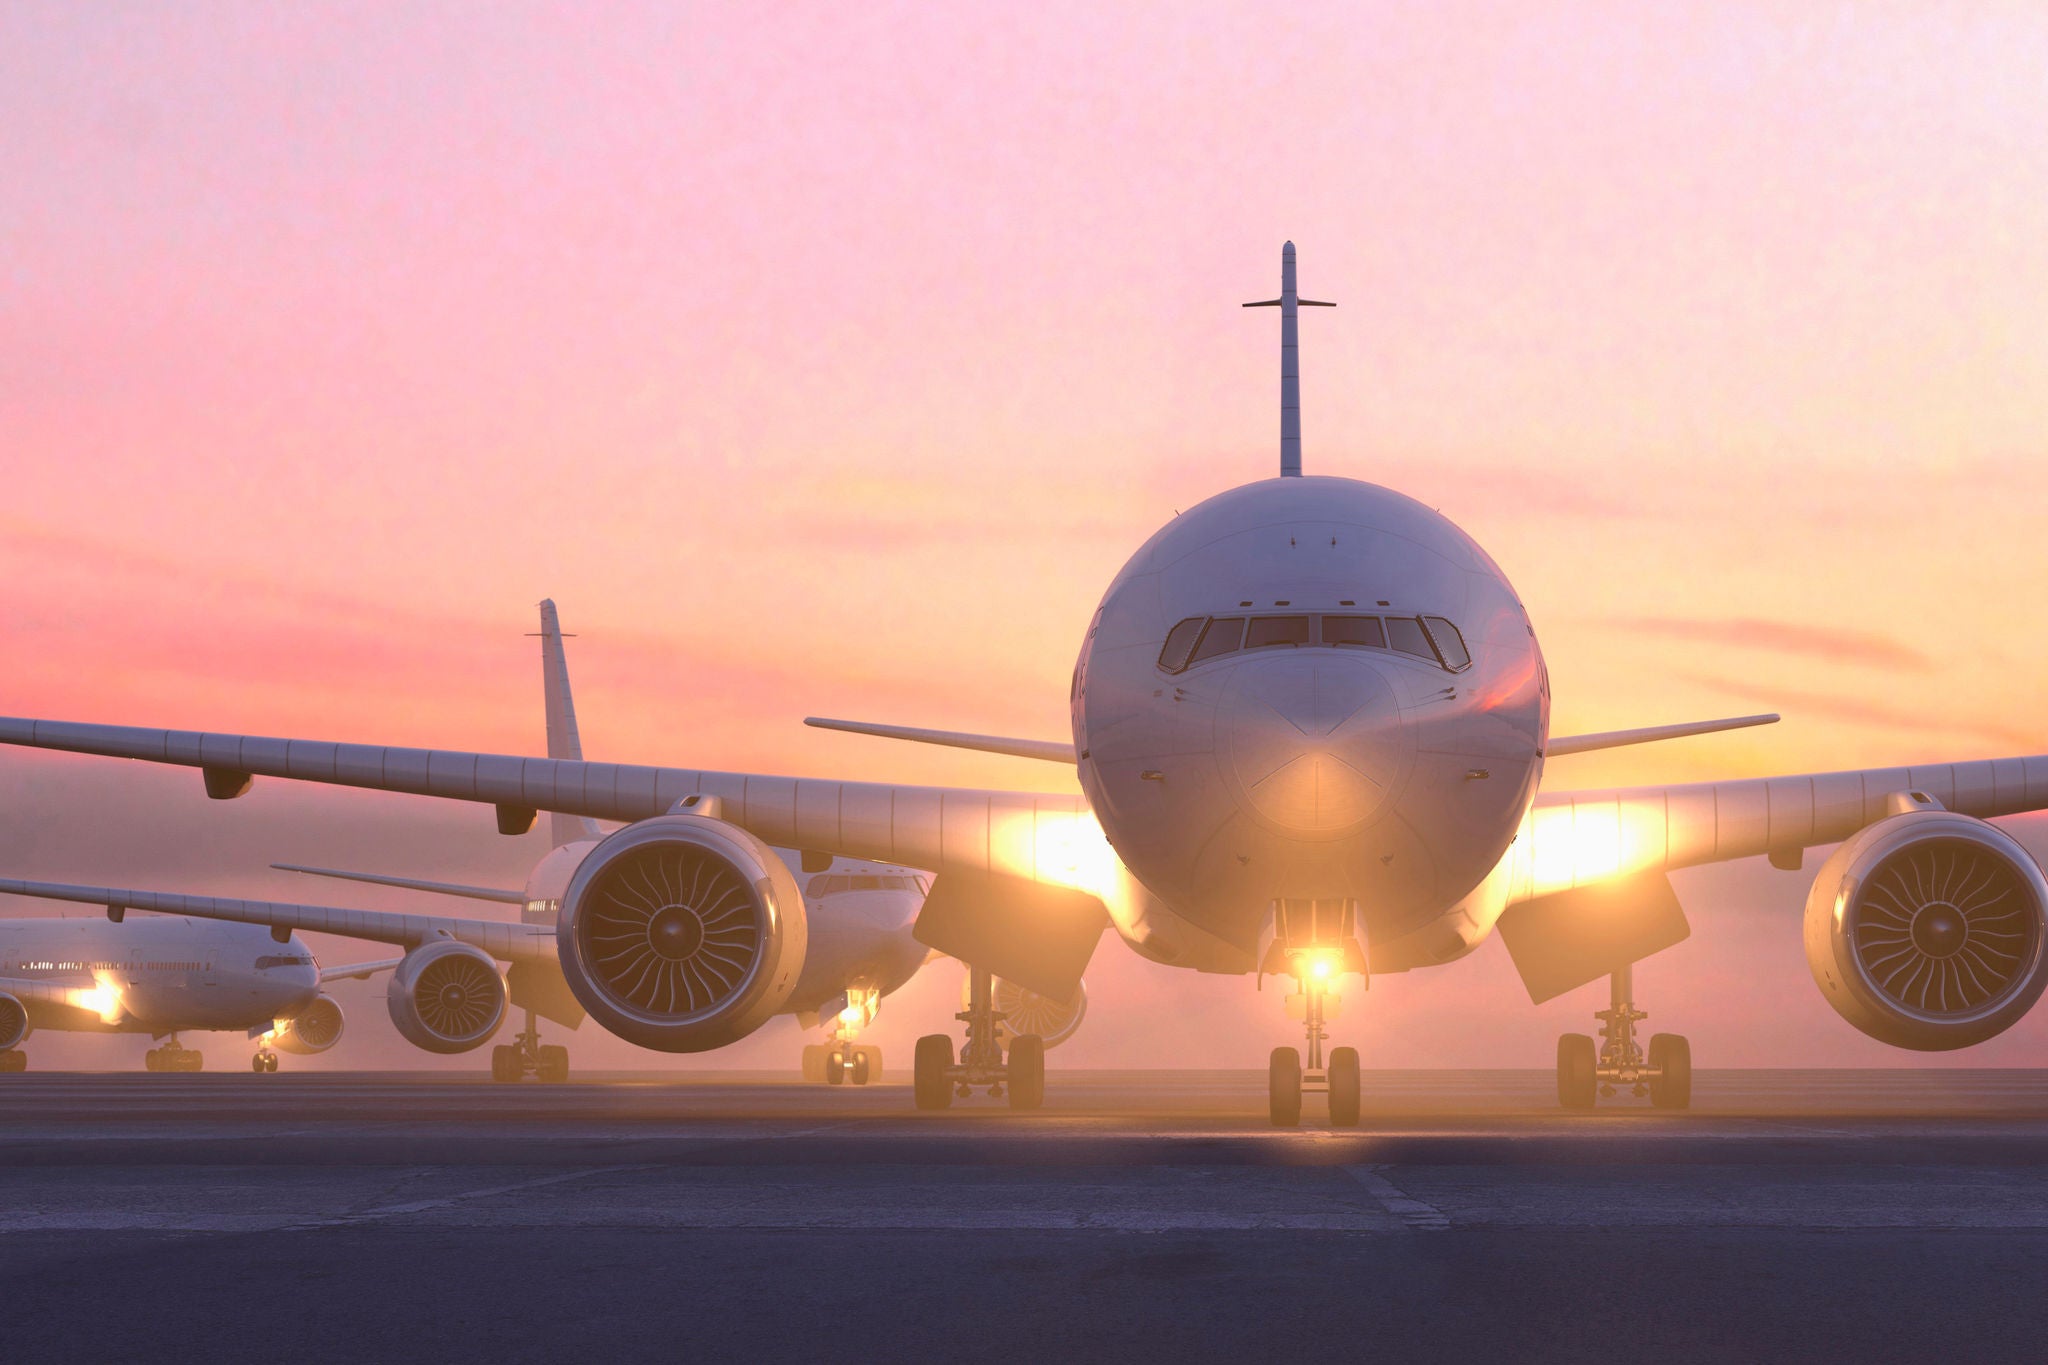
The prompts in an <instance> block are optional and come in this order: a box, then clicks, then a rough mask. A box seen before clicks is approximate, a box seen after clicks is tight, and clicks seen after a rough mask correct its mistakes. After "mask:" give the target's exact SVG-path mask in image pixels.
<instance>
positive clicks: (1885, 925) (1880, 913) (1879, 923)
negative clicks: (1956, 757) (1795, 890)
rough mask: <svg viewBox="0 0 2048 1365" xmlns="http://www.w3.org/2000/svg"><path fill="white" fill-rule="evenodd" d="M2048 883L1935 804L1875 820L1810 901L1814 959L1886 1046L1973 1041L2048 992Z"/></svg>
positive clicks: (1849, 1015)
mask: <svg viewBox="0 0 2048 1365" xmlns="http://www.w3.org/2000/svg"><path fill="white" fill-rule="evenodd" d="M2044 930H2048V881H2044V880H2043V879H2042V876H2041V869H2040V867H2039V866H2038V865H2037V864H2036V863H2035V862H2034V860H2033V858H2032V857H2030V856H2029V855H2028V854H2027V851H2026V850H2025V849H2023V848H2021V847H2020V846H2019V844H2018V843H2017V842H2015V841H2014V840H2013V838H2012V837H2011V836H2010V835H2008V834H2006V833H2005V832H2004V831H2003V830H2001V829H1999V828H1997V827H1996V826H1994V825H1989V824H1986V823H1985V822H1984V821H1982V820H1978V819H1975V818H1973V817H1971V816H1967V815H1958V814H1956V813H1954V812H1952V811H1945V810H1940V809H1921V810H1909V811H1905V812H1903V813H1901V814H1897V815H1893V816H1889V817H1887V818H1886V819H1883V820H1880V821H1878V822H1877V823H1876V824H1873V825H1870V826H1867V827H1866V828H1864V829H1863V830H1862V831H1860V832H1859V833H1857V834H1856V835H1855V836H1854V837H1853V838H1851V839H1850V840H1849V841H1848V842H1847V843H1845V844H1843V845H1842V846H1841V847H1840V848H1838V849H1836V850H1835V852H1834V854H1833V856H1831V857H1830V858H1829V859H1828V860H1827V862H1826V864H1824V865H1823V866H1822V867H1821V870H1820V875H1819V876H1818V877H1817V878H1815V880H1814V884H1813V890H1812V891H1811V892H1810V893H1808V895H1807V898H1806V963H1807V966H1809V967H1811V968H1812V969H1813V979H1814V981H1815V982H1816V983H1818V984H1819V986H1820V990H1821V994H1822V995H1824V996H1826V997H1827V1002H1828V1004H1830V1005H1832V1006H1834V1008H1835V1012H1836V1013H1838V1014H1840V1015H1841V1016H1842V1017H1843V1018H1844V1019H1847V1020H1848V1021H1849V1022H1850V1023H1851V1024H1854V1025H1855V1026H1856V1027H1857V1028H1859V1029H1861V1030H1862V1031H1863V1032H1865V1033H1867V1034H1869V1035H1870V1036H1871V1037H1873V1038H1875V1039H1877V1040H1878V1041H1879V1042H1882V1043H1889V1044H1891V1045H1892V1046H1893V1047H1904V1048H1912V1049H1914V1050H1916V1051H1920V1052H1942V1051H1947V1050H1949V1049H1951V1048H1959V1047H1970V1046H1972V1045H1973V1044H1976V1043H1981V1042H1983V1041H1984V1040H1985V1039H1987V1038H1992V1037H1995V1036H1996V1035H1998V1034H2000V1033H2002V1032H2004V1031H2005V1030H2006V1029H2007V1028H2009V1027H2011V1026H2012V1024H2013V1023H2014V1022H2015V1021H2017V1020H2018V1019H2019V1018H2020V1017H2021V1016H2022V1015H2024V1014H2025V1013H2026V1012H2027V1011H2028V1010H2029V1009H2031V1008H2032V1007H2033V1004H2034V1002H2035V1001H2036V1000H2038V999H2039V998H2040V996H2041V990H2042V987H2043V986H2044V985H2048V959H2044V956H2043V940H2044V937H2048V933H2044Z"/></svg>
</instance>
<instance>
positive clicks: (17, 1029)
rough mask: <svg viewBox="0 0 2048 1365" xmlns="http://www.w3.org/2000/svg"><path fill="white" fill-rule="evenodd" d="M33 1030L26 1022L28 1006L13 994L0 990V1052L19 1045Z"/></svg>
mask: <svg viewBox="0 0 2048 1365" xmlns="http://www.w3.org/2000/svg"><path fill="white" fill-rule="evenodd" d="M31 1032H33V1029H32V1028H31V1026H30V1024H29V1022H28V1006H27V1005H24V1004H22V1003H21V1001H20V1000H18V999H16V998H15V997H14V996H11V995H9V994H7V993H6V992H5V991H0V1052H4V1051H5V1050H7V1049H8V1048H11V1047H20V1046H21V1045H22V1044H23V1043H25V1042H27V1041H28V1035H29V1034H30V1033H31Z"/></svg>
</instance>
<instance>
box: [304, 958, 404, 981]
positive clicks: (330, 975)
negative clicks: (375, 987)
mask: <svg viewBox="0 0 2048 1365" xmlns="http://www.w3.org/2000/svg"><path fill="white" fill-rule="evenodd" d="M403 961H405V959H404V958H402V957H387V958H385V959H384V960H382V961H381V962H351V963H348V964H346V965H344V966H340V967H322V968H321V969H320V984H321V985H323V986H324V985H326V984H327V983H328V982H330V981H367V980H369V979H370V978H371V977H373V976H375V975H376V974H377V973H378V972H390V971H396V970H397V969H398V964H399V963H401V962H403Z"/></svg>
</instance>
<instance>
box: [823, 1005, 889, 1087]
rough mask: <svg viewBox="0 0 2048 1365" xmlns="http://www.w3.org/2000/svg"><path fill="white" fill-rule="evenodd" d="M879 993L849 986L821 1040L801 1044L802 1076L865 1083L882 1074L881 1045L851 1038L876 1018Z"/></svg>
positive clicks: (833, 1082) (831, 1082)
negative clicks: (853, 988) (827, 1030)
mask: <svg viewBox="0 0 2048 1365" xmlns="http://www.w3.org/2000/svg"><path fill="white" fill-rule="evenodd" d="M881 996H882V993H881V992H880V991H878V990H876V989H875V988H873V987H867V988H866V989H855V990H849V991H847V993H846V999H847V1004H846V1008H844V1009H842V1010H840V1011H839V1013H837V1014H835V1015H833V1016H832V1030H831V1032H830V1033H829V1034H827V1035H826V1037H825V1041H824V1042H822V1043H810V1044H807V1045H806V1046H805V1047H804V1063H803V1065H804V1079H805V1080H807V1081H810V1082H812V1083H814V1084H824V1085H866V1084H867V1083H868V1082H869V1081H878V1080H880V1079H881V1078H882V1049H880V1048H878V1047H874V1046H872V1045H870V1044H867V1043H856V1042H854V1041H853V1040H854V1039H855V1038H857V1037H859V1036H860V1031H861V1030H862V1029H863V1028H866V1027H867V1026H868V1025H869V1024H871V1023H873V1022H874V1020H875V1010H876V1007H877V1005H879V1004H880V1002H881Z"/></svg>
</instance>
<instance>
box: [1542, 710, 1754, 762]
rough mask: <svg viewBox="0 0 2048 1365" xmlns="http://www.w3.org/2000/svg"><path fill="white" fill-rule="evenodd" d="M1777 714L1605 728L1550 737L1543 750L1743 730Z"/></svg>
mask: <svg viewBox="0 0 2048 1365" xmlns="http://www.w3.org/2000/svg"><path fill="white" fill-rule="evenodd" d="M1777 722H1778V717H1777V716H1775V715H1768V716H1735V717H1732V718H1730V719H1728V720H1693V721H1687V722H1685V723H1684V724H1682V725H1651V726H1647V727H1645V728H1643V729H1641V730H1608V731H1605V732H1604V733H1601V734H1597V735H1565V736H1563V737H1561V738H1555V739H1552V740H1551V741H1550V743H1549V745H1548V746H1547V747H1546V748H1545V749H1544V751H1543V752H1544V753H1545V754H1547V755H1549V756H1550V757H1551V758H1557V757H1560V756H1561V755H1564V754H1584V753H1591V752H1592V751H1593V750H1595V749H1619V748H1622V747H1624V746H1626V745H1630V744H1651V743H1654V742H1655V741H1657V740H1660V739H1684V738H1685V737H1686V736H1687V735H1711V734H1716V733H1718V732H1720V731H1722V730H1746V729H1748V728H1749V727H1750V726H1752V725H1775V724H1777Z"/></svg>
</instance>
